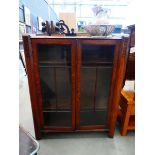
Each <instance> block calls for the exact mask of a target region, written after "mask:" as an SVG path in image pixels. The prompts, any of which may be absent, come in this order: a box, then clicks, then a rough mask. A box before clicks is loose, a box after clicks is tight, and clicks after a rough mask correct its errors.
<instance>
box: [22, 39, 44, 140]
mask: <svg viewBox="0 0 155 155" xmlns="http://www.w3.org/2000/svg"><path fill="white" fill-rule="evenodd" d="M23 43H24V53H25V60H26V68H27V75H28V84H29V92H30V99H31V107H32V114H33V122H34V130H35V136H36V139H40V138H41V132H40V120H39V117H38V116H39V111H38V105H37V103H38V100H37V95H36V86H35V84H34V83H35V80H34V68H33V57H32V46H31V40H30V36H23Z"/></svg>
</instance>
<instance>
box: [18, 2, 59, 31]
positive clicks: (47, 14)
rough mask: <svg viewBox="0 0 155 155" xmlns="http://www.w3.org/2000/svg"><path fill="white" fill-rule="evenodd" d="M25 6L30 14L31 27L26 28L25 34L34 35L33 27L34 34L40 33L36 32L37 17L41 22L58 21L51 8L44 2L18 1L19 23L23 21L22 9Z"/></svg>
mask: <svg viewBox="0 0 155 155" xmlns="http://www.w3.org/2000/svg"><path fill="white" fill-rule="evenodd" d="M23 6H26V7H27V8H29V9H30V12H31V27H29V26H26V29H27V33H35V32H34V31H33V27H35V28H36V33H41V32H40V31H39V30H38V17H41V18H42V19H43V21H46V20H48V21H50V20H52V21H54V22H56V21H58V19H57V15H56V13H55V12H54V11H53V9H52V8H51V7H49V6H48V4H47V2H46V1H45V0H19V21H20V22H23V23H24V22H25V21H24V9H23Z"/></svg>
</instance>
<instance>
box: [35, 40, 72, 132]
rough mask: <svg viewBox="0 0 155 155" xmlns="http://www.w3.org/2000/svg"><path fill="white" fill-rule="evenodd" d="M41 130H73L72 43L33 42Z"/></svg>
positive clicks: (57, 41)
mask: <svg viewBox="0 0 155 155" xmlns="http://www.w3.org/2000/svg"><path fill="white" fill-rule="evenodd" d="M33 49H35V50H34V67H35V70H37V73H36V74H35V76H36V80H37V79H38V83H36V85H37V87H38V89H37V93H38V97H39V101H38V103H39V104H40V105H39V106H40V120H41V126H42V129H43V130H46V129H47V130H53V131H54V130H55V131H59V130H60V131H70V130H74V129H75V69H74V68H75V42H73V41H71V40H61V39H59V40H52V39H44V40H43V39H42V40H41V39H37V40H33Z"/></svg>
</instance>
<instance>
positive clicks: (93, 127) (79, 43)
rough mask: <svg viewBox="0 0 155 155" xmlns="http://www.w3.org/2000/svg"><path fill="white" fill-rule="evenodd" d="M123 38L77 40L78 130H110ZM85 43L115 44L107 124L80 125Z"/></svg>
mask: <svg viewBox="0 0 155 155" xmlns="http://www.w3.org/2000/svg"><path fill="white" fill-rule="evenodd" d="M120 43H121V40H118V39H117V40H114V39H109V40H107V39H106V40H102V39H93V40H89V39H85V40H82V39H81V40H80V39H79V40H78V41H77V53H76V56H77V66H76V70H77V71H76V73H77V74H76V129H77V130H85V131H89V130H91V131H92V130H95V131H100V130H102V131H103V130H108V129H109V117H111V113H110V109H111V104H112V97H113V90H114V86H115V79H116V69H117V61H118V57H119V47H120ZM83 44H91V45H114V46H115V49H114V58H113V71H112V78H111V83H110V89H109V90H110V91H109V97H108V107H107V108H108V109H107V111H108V112H107V123H106V124H105V125H87V126H80V89H81V86H80V82H81V81H80V79H81V61H82V60H81V59H82V57H81V56H82V45H83Z"/></svg>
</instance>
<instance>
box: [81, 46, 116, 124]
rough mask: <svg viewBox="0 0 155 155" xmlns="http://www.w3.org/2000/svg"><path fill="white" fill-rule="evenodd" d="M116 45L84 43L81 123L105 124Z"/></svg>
mask: <svg viewBox="0 0 155 155" xmlns="http://www.w3.org/2000/svg"><path fill="white" fill-rule="evenodd" d="M113 56H114V46H103V45H102V46H101V45H83V46H82V61H81V62H82V64H81V97H80V125H105V124H106V120H107V107H108V96H109V90H110V84H111V76H112V69H113Z"/></svg>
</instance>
